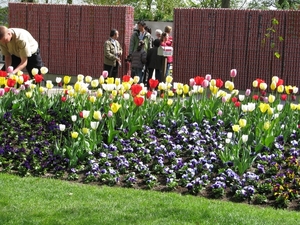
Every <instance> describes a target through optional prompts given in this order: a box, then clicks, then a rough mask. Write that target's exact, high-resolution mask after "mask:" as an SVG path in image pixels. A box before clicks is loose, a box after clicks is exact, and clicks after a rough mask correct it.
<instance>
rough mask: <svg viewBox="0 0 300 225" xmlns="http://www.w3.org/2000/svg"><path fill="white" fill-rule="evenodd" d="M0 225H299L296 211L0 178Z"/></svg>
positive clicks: (128, 190) (165, 194) (174, 195)
mask: <svg viewBox="0 0 300 225" xmlns="http://www.w3.org/2000/svg"><path fill="white" fill-rule="evenodd" d="M0 190H1V192H0V224H1V225H8V224H16V225H21V224H22V225H23V224H28V225H34V224H43V225H47V224H53V225H60V224H71V225H76V224H82V225H92V224H101V225H102V224H113V225H121V224H124V225H125V224H126V225H129V224H130V225H133V224H136V225H142V224H151V225H154V224H162V225H168V224H178V225H184V224H226V225H227V224H230V225H233V224H237V225H243V224H249V225H255V224H266V225H272V224H274V225H275V224H280V225H285V224H287V225H288V224H291V225H292V224H293V225H296V224H299V223H300V216H299V212H295V211H294V212H291V211H286V210H275V209H271V208H260V207H255V206H250V205H246V204H237V203H232V202H225V201H216V200H208V199H205V198H200V197H194V196H190V195H189V196H181V195H179V194H176V193H160V192H155V191H143V190H134V189H125V188H116V187H113V188H111V187H100V186H91V185H83V184H78V183H71V182H65V181H60V180H52V179H45V178H20V177H17V176H13V175H7V174H0Z"/></svg>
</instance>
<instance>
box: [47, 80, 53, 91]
mask: <svg viewBox="0 0 300 225" xmlns="http://www.w3.org/2000/svg"><path fill="white" fill-rule="evenodd" d="M53 86H54V85H53V84H52V81H48V80H47V82H46V88H48V89H51V88H53Z"/></svg>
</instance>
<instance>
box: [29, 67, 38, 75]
mask: <svg viewBox="0 0 300 225" xmlns="http://www.w3.org/2000/svg"><path fill="white" fill-rule="evenodd" d="M38 73H39V70H38V69H37V68H33V69H32V70H31V74H32V75H33V76H35V75H37V74H38Z"/></svg>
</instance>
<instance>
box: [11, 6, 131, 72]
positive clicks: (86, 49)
mask: <svg viewBox="0 0 300 225" xmlns="http://www.w3.org/2000/svg"><path fill="white" fill-rule="evenodd" d="M133 13H134V10H133V8H132V7H129V6H87V5H61V4H31V3H9V26H10V27H21V28H25V29H27V30H28V31H29V32H31V34H32V35H33V36H34V37H35V38H36V39H37V41H38V42H39V45H40V49H41V55H42V58H43V61H44V63H45V65H46V66H47V67H48V69H49V73H52V74H62V75H78V74H84V75H91V76H93V77H98V76H99V75H100V74H102V71H103V59H104V53H103V45H104V42H105V41H106V40H107V39H108V38H109V33H110V30H111V29H112V28H115V29H117V30H118V31H119V35H120V36H119V42H120V44H121V45H122V48H123V62H124V59H125V57H126V56H127V55H128V48H129V47H128V46H129V41H130V35H131V33H132V28H133V24H134V20H133ZM123 64H124V63H123ZM124 65H125V64H124ZM126 72H127V70H126V68H125V66H123V67H122V68H121V69H120V70H119V76H122V75H124V74H126Z"/></svg>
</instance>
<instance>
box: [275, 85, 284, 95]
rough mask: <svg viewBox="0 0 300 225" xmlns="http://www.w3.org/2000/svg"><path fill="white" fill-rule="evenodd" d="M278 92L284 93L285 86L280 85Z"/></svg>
mask: <svg viewBox="0 0 300 225" xmlns="http://www.w3.org/2000/svg"><path fill="white" fill-rule="evenodd" d="M277 91H278V93H282V92H283V91H284V86H283V85H279V86H278V87H277Z"/></svg>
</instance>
